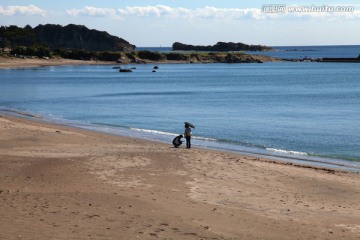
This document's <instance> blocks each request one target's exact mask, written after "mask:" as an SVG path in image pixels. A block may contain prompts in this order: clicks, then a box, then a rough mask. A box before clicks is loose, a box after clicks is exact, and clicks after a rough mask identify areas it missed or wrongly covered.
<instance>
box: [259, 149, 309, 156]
mask: <svg viewBox="0 0 360 240" xmlns="http://www.w3.org/2000/svg"><path fill="white" fill-rule="evenodd" d="M266 150H268V151H271V152H276V153H284V154H292V155H302V156H307V155H308V154H307V153H305V152H298V151H288V150H283V149H276V148H266Z"/></svg>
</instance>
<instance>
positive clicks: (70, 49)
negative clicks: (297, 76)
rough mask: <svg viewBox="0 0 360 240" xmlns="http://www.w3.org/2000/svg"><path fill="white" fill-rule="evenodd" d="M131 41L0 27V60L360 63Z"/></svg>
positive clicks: (223, 46) (101, 34) (71, 28)
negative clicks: (145, 46)
mask: <svg viewBox="0 0 360 240" xmlns="http://www.w3.org/2000/svg"><path fill="white" fill-rule="evenodd" d="M135 49H136V46H135V45H133V44H131V43H129V42H128V41H126V40H124V39H122V38H120V37H117V36H113V35H110V34H109V33H107V32H105V31H98V30H95V29H89V28H87V27H85V26H83V25H75V24H69V25H67V26H61V25H56V24H46V25H38V26H36V27H35V28H32V27H31V26H29V25H27V26H25V27H23V28H21V27H18V26H14V25H12V26H8V27H6V26H1V27H0V57H2V58H18V59H19V58H20V59H28V60H29V59H35V58H37V59H43V60H46V59H69V60H81V61H91V62H97V61H104V62H109V63H110V62H111V63H114V62H116V63H119V64H129V63H136V64H146V63H262V62H271V61H318V62H360V56H359V57H358V58H353V59H336V58H332V59H307V58H303V59H280V58H275V57H270V56H263V55H257V54H256V55H254V54H248V53H244V52H243V51H247V52H249V51H273V50H274V49H272V48H271V47H268V46H262V45H248V44H244V43H240V42H239V43H233V42H218V43H216V44H215V45H213V46H194V45H188V44H183V43H179V42H175V43H174V44H173V45H172V50H173V51H169V52H156V51H148V50H142V51H136V50H135Z"/></svg>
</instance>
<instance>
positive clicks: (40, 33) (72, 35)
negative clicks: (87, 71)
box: [0, 24, 135, 51]
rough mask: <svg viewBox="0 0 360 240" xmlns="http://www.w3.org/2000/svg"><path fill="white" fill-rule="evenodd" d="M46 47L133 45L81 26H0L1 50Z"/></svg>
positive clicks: (124, 47) (120, 48) (89, 48)
mask: <svg viewBox="0 0 360 240" xmlns="http://www.w3.org/2000/svg"><path fill="white" fill-rule="evenodd" d="M35 45H43V46H47V47H48V48H49V49H51V50H53V49H57V48H64V49H81V50H85V51H125V50H133V49H135V46H134V45H132V44H130V43H129V42H127V41H125V40H124V39H122V38H119V37H116V36H112V35H110V34H108V33H107V32H103V31H98V30H94V29H88V28H87V27H85V26H82V25H75V24H69V25H67V26H64V27H63V26H61V25H55V24H46V25H38V26H37V27H35V28H32V27H31V26H29V25H27V26H25V27H24V28H20V27H17V26H9V27H5V26H1V27H0V48H9V49H14V48H16V47H20V46H24V47H32V46H35Z"/></svg>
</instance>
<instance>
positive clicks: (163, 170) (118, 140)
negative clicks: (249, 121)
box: [0, 115, 360, 240]
mask: <svg viewBox="0 0 360 240" xmlns="http://www.w3.org/2000/svg"><path fill="white" fill-rule="evenodd" d="M34 119H35V118H34ZM359 180H360V175H359V174H356V173H347V172H337V171H330V170H326V169H317V168H305V167H299V166H294V165H287V164H281V163H274V162H273V161H267V160H266V159H257V158H254V157H250V156H245V155H239V154H232V153H228V152H221V151H213V150H206V149H199V148H192V149H190V150H188V149H185V148H184V147H183V146H182V147H181V148H178V149H176V148H173V147H172V146H171V145H170V144H164V143H158V142H151V141H144V140H139V139H132V138H127V137H119V136H112V135H107V134H102V133H96V132H91V131H85V130H80V129H75V128H71V127H65V126H60V125H54V124H47V123H42V122H39V121H34V120H32V119H31V118H29V119H24V118H18V117H13V116H7V115H6V116H5V115H1V117H0V215H1V218H0V229H1V231H0V239H336V240H337V239H360V201H359V199H360V181H359Z"/></svg>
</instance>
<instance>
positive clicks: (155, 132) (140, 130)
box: [130, 128, 179, 136]
mask: <svg viewBox="0 0 360 240" xmlns="http://www.w3.org/2000/svg"><path fill="white" fill-rule="evenodd" d="M130 130H133V131H137V132H145V133H153V134H162V135H168V136H177V135H179V134H176V133H171V132H163V131H158V130H151V129H143V128H130Z"/></svg>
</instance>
